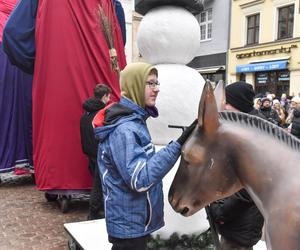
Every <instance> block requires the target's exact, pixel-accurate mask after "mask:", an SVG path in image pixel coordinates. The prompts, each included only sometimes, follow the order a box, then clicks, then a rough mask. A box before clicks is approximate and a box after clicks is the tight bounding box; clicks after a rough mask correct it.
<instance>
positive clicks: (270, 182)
mask: <svg viewBox="0 0 300 250" xmlns="http://www.w3.org/2000/svg"><path fill="white" fill-rule="evenodd" d="M226 130H227V132H228V133H229V134H230V135H231V136H230V137H229V138H231V145H235V148H236V149H235V153H234V154H235V155H234V158H235V160H236V164H235V168H236V169H235V171H236V174H237V176H238V178H239V180H240V182H241V183H242V185H243V186H244V187H245V188H246V190H247V191H248V192H249V194H250V195H251V197H252V198H253V200H254V202H255V203H256V204H257V206H258V207H259V208H260V210H261V211H262V212H263V213H265V211H266V210H269V207H270V206H272V205H274V203H273V202H274V199H276V197H277V196H276V194H278V192H281V190H280V188H282V185H284V186H286V183H291V182H296V181H297V183H298V182H299V179H300V171H298V170H297V168H298V167H297V162H299V161H300V153H299V152H296V151H295V150H293V149H290V148H288V146H287V145H285V144H284V143H282V142H278V140H276V139H275V138H272V137H271V136H269V135H265V134H263V133H259V132H258V131H255V130H251V129H249V128H241V127H238V128H237V127H234V126H230V128H227V129H226ZM285 189H286V187H285Z"/></svg>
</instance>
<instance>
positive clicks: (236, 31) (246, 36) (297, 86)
mask: <svg viewBox="0 0 300 250" xmlns="http://www.w3.org/2000/svg"><path fill="white" fill-rule="evenodd" d="M299 2H300V1H299V0H232V10H231V33H230V49H229V52H228V82H229V83H230V82H235V81H239V80H243V81H246V82H248V83H250V84H252V85H253V86H254V88H255V91H256V93H262V94H265V93H266V92H271V93H274V94H275V95H276V96H278V97H280V95H281V94H282V93H286V94H288V95H298V93H300V6H299Z"/></svg>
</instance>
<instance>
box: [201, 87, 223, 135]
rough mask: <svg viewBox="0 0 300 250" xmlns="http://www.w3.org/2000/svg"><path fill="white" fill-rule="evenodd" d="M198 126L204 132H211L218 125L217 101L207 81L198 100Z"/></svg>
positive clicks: (215, 129) (213, 131)
mask: <svg viewBox="0 0 300 250" xmlns="http://www.w3.org/2000/svg"><path fill="white" fill-rule="evenodd" d="M198 126H199V129H201V130H202V131H204V133H205V134H213V133H215V132H216V131H217V129H218V127H219V119H218V109H217V103H216V100H215V97H214V92H213V89H212V86H211V84H210V83H209V82H206V83H205V85H204V88H203V91H202V95H201V99H200V102H199V108H198Z"/></svg>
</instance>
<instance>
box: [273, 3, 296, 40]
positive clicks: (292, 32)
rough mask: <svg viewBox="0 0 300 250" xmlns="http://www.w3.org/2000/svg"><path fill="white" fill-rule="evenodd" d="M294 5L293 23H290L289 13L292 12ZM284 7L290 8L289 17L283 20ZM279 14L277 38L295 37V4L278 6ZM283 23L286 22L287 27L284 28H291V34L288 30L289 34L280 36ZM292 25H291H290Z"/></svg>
mask: <svg viewBox="0 0 300 250" xmlns="http://www.w3.org/2000/svg"><path fill="white" fill-rule="evenodd" d="M291 7H293V13H292V23H291V24H289V22H290V21H291V20H290V18H289V14H290V8H291ZM284 9H288V12H287V17H286V20H285V21H284V20H281V19H282V18H281V15H280V14H281V13H282V11H283V10H284ZM277 15H278V20H277V40H283V39H288V38H293V37H294V25H295V4H294V3H293V4H289V5H285V6H281V7H278V8H277ZM281 23H285V27H284V29H283V30H289V28H290V30H291V34H289V32H287V34H286V35H285V36H280V34H281V32H280V29H281ZM289 25H290V27H289Z"/></svg>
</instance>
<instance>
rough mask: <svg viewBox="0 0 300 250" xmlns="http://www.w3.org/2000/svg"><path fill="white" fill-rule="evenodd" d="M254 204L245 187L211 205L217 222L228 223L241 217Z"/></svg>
mask: <svg viewBox="0 0 300 250" xmlns="http://www.w3.org/2000/svg"><path fill="white" fill-rule="evenodd" d="M252 204H253V201H252V199H251V197H250V196H249V194H248V192H247V191H246V190H245V189H242V190H240V191H239V192H237V193H235V194H233V195H231V196H229V197H227V198H225V199H221V200H219V201H216V202H214V203H212V204H211V205H210V210H211V213H212V216H213V219H214V221H215V222H222V223H226V222H229V221H231V220H233V219H235V218H236V217H239V216H240V215H241V214H242V213H244V212H245V210H246V209H247V208H248V207H250V206H251V205H252Z"/></svg>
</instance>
